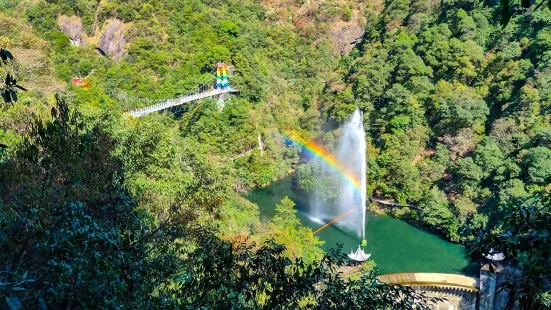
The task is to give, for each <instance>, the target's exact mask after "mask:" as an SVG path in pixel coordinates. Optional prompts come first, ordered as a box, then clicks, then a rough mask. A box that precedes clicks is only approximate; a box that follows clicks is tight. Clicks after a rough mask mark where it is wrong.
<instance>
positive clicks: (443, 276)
mask: <svg viewBox="0 0 551 310" xmlns="http://www.w3.org/2000/svg"><path fill="white" fill-rule="evenodd" d="M377 278H378V279H379V281H381V282H384V283H387V284H400V285H406V286H434V287H450V288H460V289H465V290H471V291H478V290H479V289H480V279H479V278H474V277H467V276H463V275H458V274H449V273H415V272H412V273H390V274H384V275H380V276H378V277H377Z"/></svg>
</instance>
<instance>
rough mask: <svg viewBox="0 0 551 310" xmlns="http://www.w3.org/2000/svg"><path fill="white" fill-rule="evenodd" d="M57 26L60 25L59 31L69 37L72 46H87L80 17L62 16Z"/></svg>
mask: <svg viewBox="0 0 551 310" xmlns="http://www.w3.org/2000/svg"><path fill="white" fill-rule="evenodd" d="M57 24H58V25H59V29H60V30H61V31H62V32H63V33H64V34H66V35H67V36H68V37H69V39H70V40H71V44H73V45H76V46H85V45H86V41H85V40H84V37H83V35H84V33H83V31H82V22H81V21H80V17H78V16H67V15H60V16H59V18H58V19H57Z"/></svg>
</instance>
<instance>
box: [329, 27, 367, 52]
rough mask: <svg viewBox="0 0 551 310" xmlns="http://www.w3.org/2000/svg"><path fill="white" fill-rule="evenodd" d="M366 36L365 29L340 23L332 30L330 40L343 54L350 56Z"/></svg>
mask: <svg viewBox="0 0 551 310" xmlns="http://www.w3.org/2000/svg"><path fill="white" fill-rule="evenodd" d="M363 34H364V29H363V27H361V26H359V25H357V24H354V23H339V24H337V25H335V26H334V27H333V29H331V34H330V39H331V43H333V46H334V47H335V49H336V50H337V51H338V52H339V53H340V54H341V55H346V54H348V53H349V52H350V51H351V50H352V48H353V47H354V45H355V44H356V43H357V41H358V39H360V38H361V37H362V36H363Z"/></svg>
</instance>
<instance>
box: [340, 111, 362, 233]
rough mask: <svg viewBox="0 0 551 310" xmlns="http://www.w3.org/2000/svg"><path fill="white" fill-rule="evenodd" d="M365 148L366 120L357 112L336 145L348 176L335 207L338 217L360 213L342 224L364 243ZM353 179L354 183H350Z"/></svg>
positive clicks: (341, 187)
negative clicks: (348, 213)
mask: <svg viewBox="0 0 551 310" xmlns="http://www.w3.org/2000/svg"><path fill="white" fill-rule="evenodd" d="M365 153H366V145H365V131H364V126H363V117H362V114H361V112H360V110H359V109H358V108H356V111H354V114H352V116H351V117H350V119H349V120H348V122H347V123H346V124H345V125H344V127H343V130H342V135H341V137H340V139H339V142H338V144H337V154H336V157H337V159H338V161H339V163H340V165H341V167H342V169H343V170H345V171H346V175H348V176H349V177H348V178H347V177H343V178H341V184H340V195H339V200H338V204H337V206H336V208H337V210H338V212H337V213H338V214H343V213H345V212H348V211H349V210H352V209H357V212H359V214H360V215H361V216H358V215H359V214H358V213H355V212H354V213H355V214H354V215H353V216H350V217H347V218H346V219H344V221H343V222H341V224H343V225H346V226H347V227H349V228H352V229H354V230H355V231H356V234H357V236H358V237H361V239H362V240H365V214H366V160H365V156H366V155H365ZM350 179H352V180H353V181H351V180H350Z"/></svg>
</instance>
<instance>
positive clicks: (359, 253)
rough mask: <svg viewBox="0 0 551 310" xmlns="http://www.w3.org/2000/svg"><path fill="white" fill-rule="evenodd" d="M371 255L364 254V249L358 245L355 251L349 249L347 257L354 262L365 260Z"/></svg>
mask: <svg viewBox="0 0 551 310" xmlns="http://www.w3.org/2000/svg"><path fill="white" fill-rule="evenodd" d="M370 257H371V254H365V252H364V250H362V248H361V247H360V246H359V245H358V249H357V250H356V252H353V251H352V250H351V251H350V254H348V258H350V259H351V260H353V261H356V262H365V261H366V260H368V259H369V258H370Z"/></svg>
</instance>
